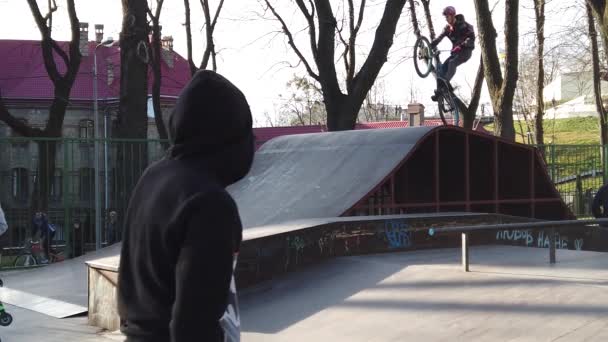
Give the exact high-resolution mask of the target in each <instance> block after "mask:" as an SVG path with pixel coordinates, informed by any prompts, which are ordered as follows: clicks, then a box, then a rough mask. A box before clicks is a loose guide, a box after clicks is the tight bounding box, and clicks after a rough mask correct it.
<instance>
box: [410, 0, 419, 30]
mask: <svg viewBox="0 0 608 342" xmlns="http://www.w3.org/2000/svg"><path fill="white" fill-rule="evenodd" d="M408 2H409V3H410V17H411V19H412V26H413V27H414V34H415V35H416V37H420V26H419V25H418V18H417V17H416V5H415V4H414V0H408Z"/></svg>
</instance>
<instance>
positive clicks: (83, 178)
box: [78, 167, 95, 201]
mask: <svg viewBox="0 0 608 342" xmlns="http://www.w3.org/2000/svg"><path fill="white" fill-rule="evenodd" d="M94 177H95V169H93V168H90V167H83V168H81V169H80V175H79V179H80V181H79V183H80V184H79V185H80V186H79V189H78V193H79V195H80V200H81V201H91V200H92V199H93V196H94V192H95V184H94V182H95V178H94Z"/></svg>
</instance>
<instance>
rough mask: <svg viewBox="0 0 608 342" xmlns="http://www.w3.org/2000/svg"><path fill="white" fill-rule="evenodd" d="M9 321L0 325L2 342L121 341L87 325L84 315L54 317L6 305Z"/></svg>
mask: <svg viewBox="0 0 608 342" xmlns="http://www.w3.org/2000/svg"><path fill="white" fill-rule="evenodd" d="M6 311H7V312H9V313H10V314H11V315H13V323H12V324H11V325H9V326H8V327H1V326H0V338H1V339H2V342H41V341H44V342H67V341H70V342H71V341H74V342H112V341H121V340H123V339H122V338H121V339H116V338H113V336H111V335H108V336H104V335H103V334H102V332H101V331H100V330H99V329H97V328H96V327H92V326H89V325H87V317H86V316H80V317H74V318H65V319H58V318H54V317H50V316H47V315H44V314H41V313H37V312H34V311H30V310H26V309H22V308H19V307H16V306H12V305H6Z"/></svg>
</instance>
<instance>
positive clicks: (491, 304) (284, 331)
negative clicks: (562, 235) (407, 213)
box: [241, 246, 608, 342]
mask: <svg viewBox="0 0 608 342" xmlns="http://www.w3.org/2000/svg"><path fill="white" fill-rule="evenodd" d="M471 258H472V266H471V270H472V271H473V272H471V273H464V272H462V271H461V270H460V268H459V264H458V263H459V251H458V250H432V251H420V252H413V253H412V252H404V253H395V254H384V255H373V256H360V257H347V258H340V259H335V260H332V261H329V262H327V263H325V264H323V265H319V266H315V267H311V268H310V269H308V270H307V271H304V272H301V273H298V274H292V275H290V276H288V277H286V278H284V279H283V280H282V281H280V282H276V283H275V284H273V286H272V288H270V289H266V290H264V289H263V288H262V289H261V290H259V291H258V292H257V293H250V294H247V295H245V296H243V298H242V299H241V308H242V312H241V315H242V316H241V321H242V324H243V331H244V333H243V341H253V342H256V341H265V342H266V341H270V342H272V341H608V255H607V254H605V253H592V252H576V251H558V253H557V260H558V262H559V263H558V264H557V265H555V266H550V265H549V264H548V250H546V249H535V248H525V247H498V246H496V247H490V246H488V247H477V248H473V249H472V250H471Z"/></svg>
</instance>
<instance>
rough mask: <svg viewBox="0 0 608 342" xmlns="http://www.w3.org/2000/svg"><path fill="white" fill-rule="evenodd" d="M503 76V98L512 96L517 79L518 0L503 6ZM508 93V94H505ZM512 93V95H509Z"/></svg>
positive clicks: (512, 0)
mask: <svg viewBox="0 0 608 342" xmlns="http://www.w3.org/2000/svg"><path fill="white" fill-rule="evenodd" d="M505 7H506V9H505V11H506V13H505V51H506V56H505V76H504V80H505V81H504V82H503V84H502V92H503V97H510V96H513V95H514V91H515V85H516V84H517V79H518V64H519V63H518V61H519V55H518V47H519V28H518V26H519V25H518V22H517V21H518V15H519V0H511V1H509V3H508V4H507V5H506V6H505ZM506 92H508V94H506ZM511 93H513V94H511Z"/></svg>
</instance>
